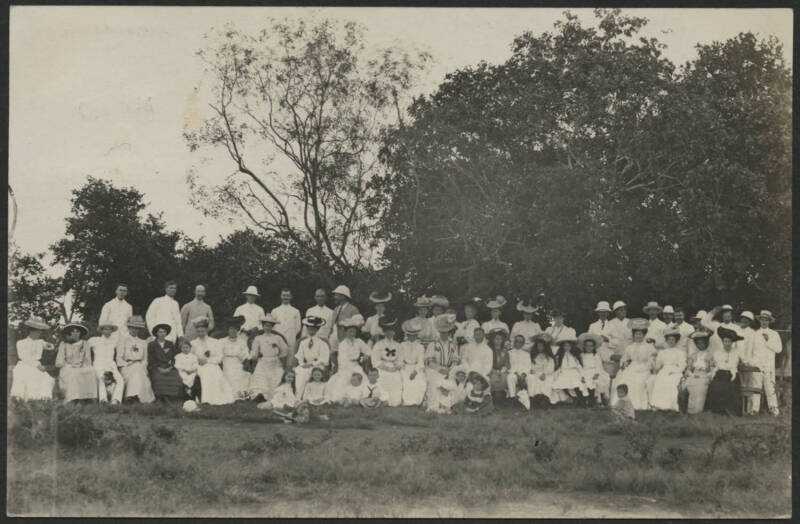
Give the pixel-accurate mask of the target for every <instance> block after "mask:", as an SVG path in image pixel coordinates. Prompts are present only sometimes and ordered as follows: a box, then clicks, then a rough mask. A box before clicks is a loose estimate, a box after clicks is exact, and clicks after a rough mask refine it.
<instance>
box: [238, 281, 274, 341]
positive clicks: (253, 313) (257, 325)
mask: <svg viewBox="0 0 800 524" xmlns="http://www.w3.org/2000/svg"><path fill="white" fill-rule="evenodd" d="M242 295H244V300H245V303H244V304H242V305H240V306H239V307H237V308H236V311H234V312H233V316H234V317H244V323H243V324H242V327H241V330H242V332H244V333H245V334H246V335H247V347H248V348H251V347H252V345H253V339H254V338H256V335H258V334H259V333H260V332H261V331H262V329H261V319H262V318H264V317H265V316H266V313H264V308H262V307H261V306H259V305H258V304H256V299H257V298H258V297H260V296H261V295H259V294H258V288H257V287H256V286H247V289H246V290H245V291H244V293H242Z"/></svg>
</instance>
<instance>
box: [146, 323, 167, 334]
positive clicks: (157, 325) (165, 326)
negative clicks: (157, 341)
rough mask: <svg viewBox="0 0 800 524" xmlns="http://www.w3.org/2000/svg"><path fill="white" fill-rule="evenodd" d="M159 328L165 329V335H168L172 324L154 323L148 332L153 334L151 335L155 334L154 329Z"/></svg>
mask: <svg viewBox="0 0 800 524" xmlns="http://www.w3.org/2000/svg"><path fill="white" fill-rule="evenodd" d="M160 328H164V329H166V330H167V335H169V332H170V331H172V326H170V325H169V324H163V323H162V324H156V325H155V326H153V329H152V330H151V331H150V334H151V335H153V336H156V331H158V330H159V329H160Z"/></svg>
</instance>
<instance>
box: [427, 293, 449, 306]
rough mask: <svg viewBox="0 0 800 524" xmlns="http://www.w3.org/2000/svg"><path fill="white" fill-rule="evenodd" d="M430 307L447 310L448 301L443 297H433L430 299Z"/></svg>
mask: <svg viewBox="0 0 800 524" xmlns="http://www.w3.org/2000/svg"><path fill="white" fill-rule="evenodd" d="M431 306H440V307H443V308H447V307H449V306H450V301H449V300H447V297H446V296H444V295H433V296H432V297H431Z"/></svg>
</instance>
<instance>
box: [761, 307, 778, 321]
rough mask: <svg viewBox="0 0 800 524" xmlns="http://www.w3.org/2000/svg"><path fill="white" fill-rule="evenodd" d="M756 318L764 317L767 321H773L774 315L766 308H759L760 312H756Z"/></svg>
mask: <svg viewBox="0 0 800 524" xmlns="http://www.w3.org/2000/svg"><path fill="white" fill-rule="evenodd" d="M758 318H765V319H767V321H768V322H774V321H775V317H773V316H772V312H771V311H768V310H766V309H762V310H761V313H759V314H758Z"/></svg>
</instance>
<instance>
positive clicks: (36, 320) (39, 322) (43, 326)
mask: <svg viewBox="0 0 800 524" xmlns="http://www.w3.org/2000/svg"><path fill="white" fill-rule="evenodd" d="M23 324H25V325H26V326H28V327H30V328H33V329H38V330H41V331H45V330H48V329H50V326H49V325H48V324H47V322H45V321H44V319H42V317H37V316H35V315H34V316H32V317H31V318H29V319H28V320H26V321H25V322H23ZM116 327H117V326H114V328H116Z"/></svg>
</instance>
